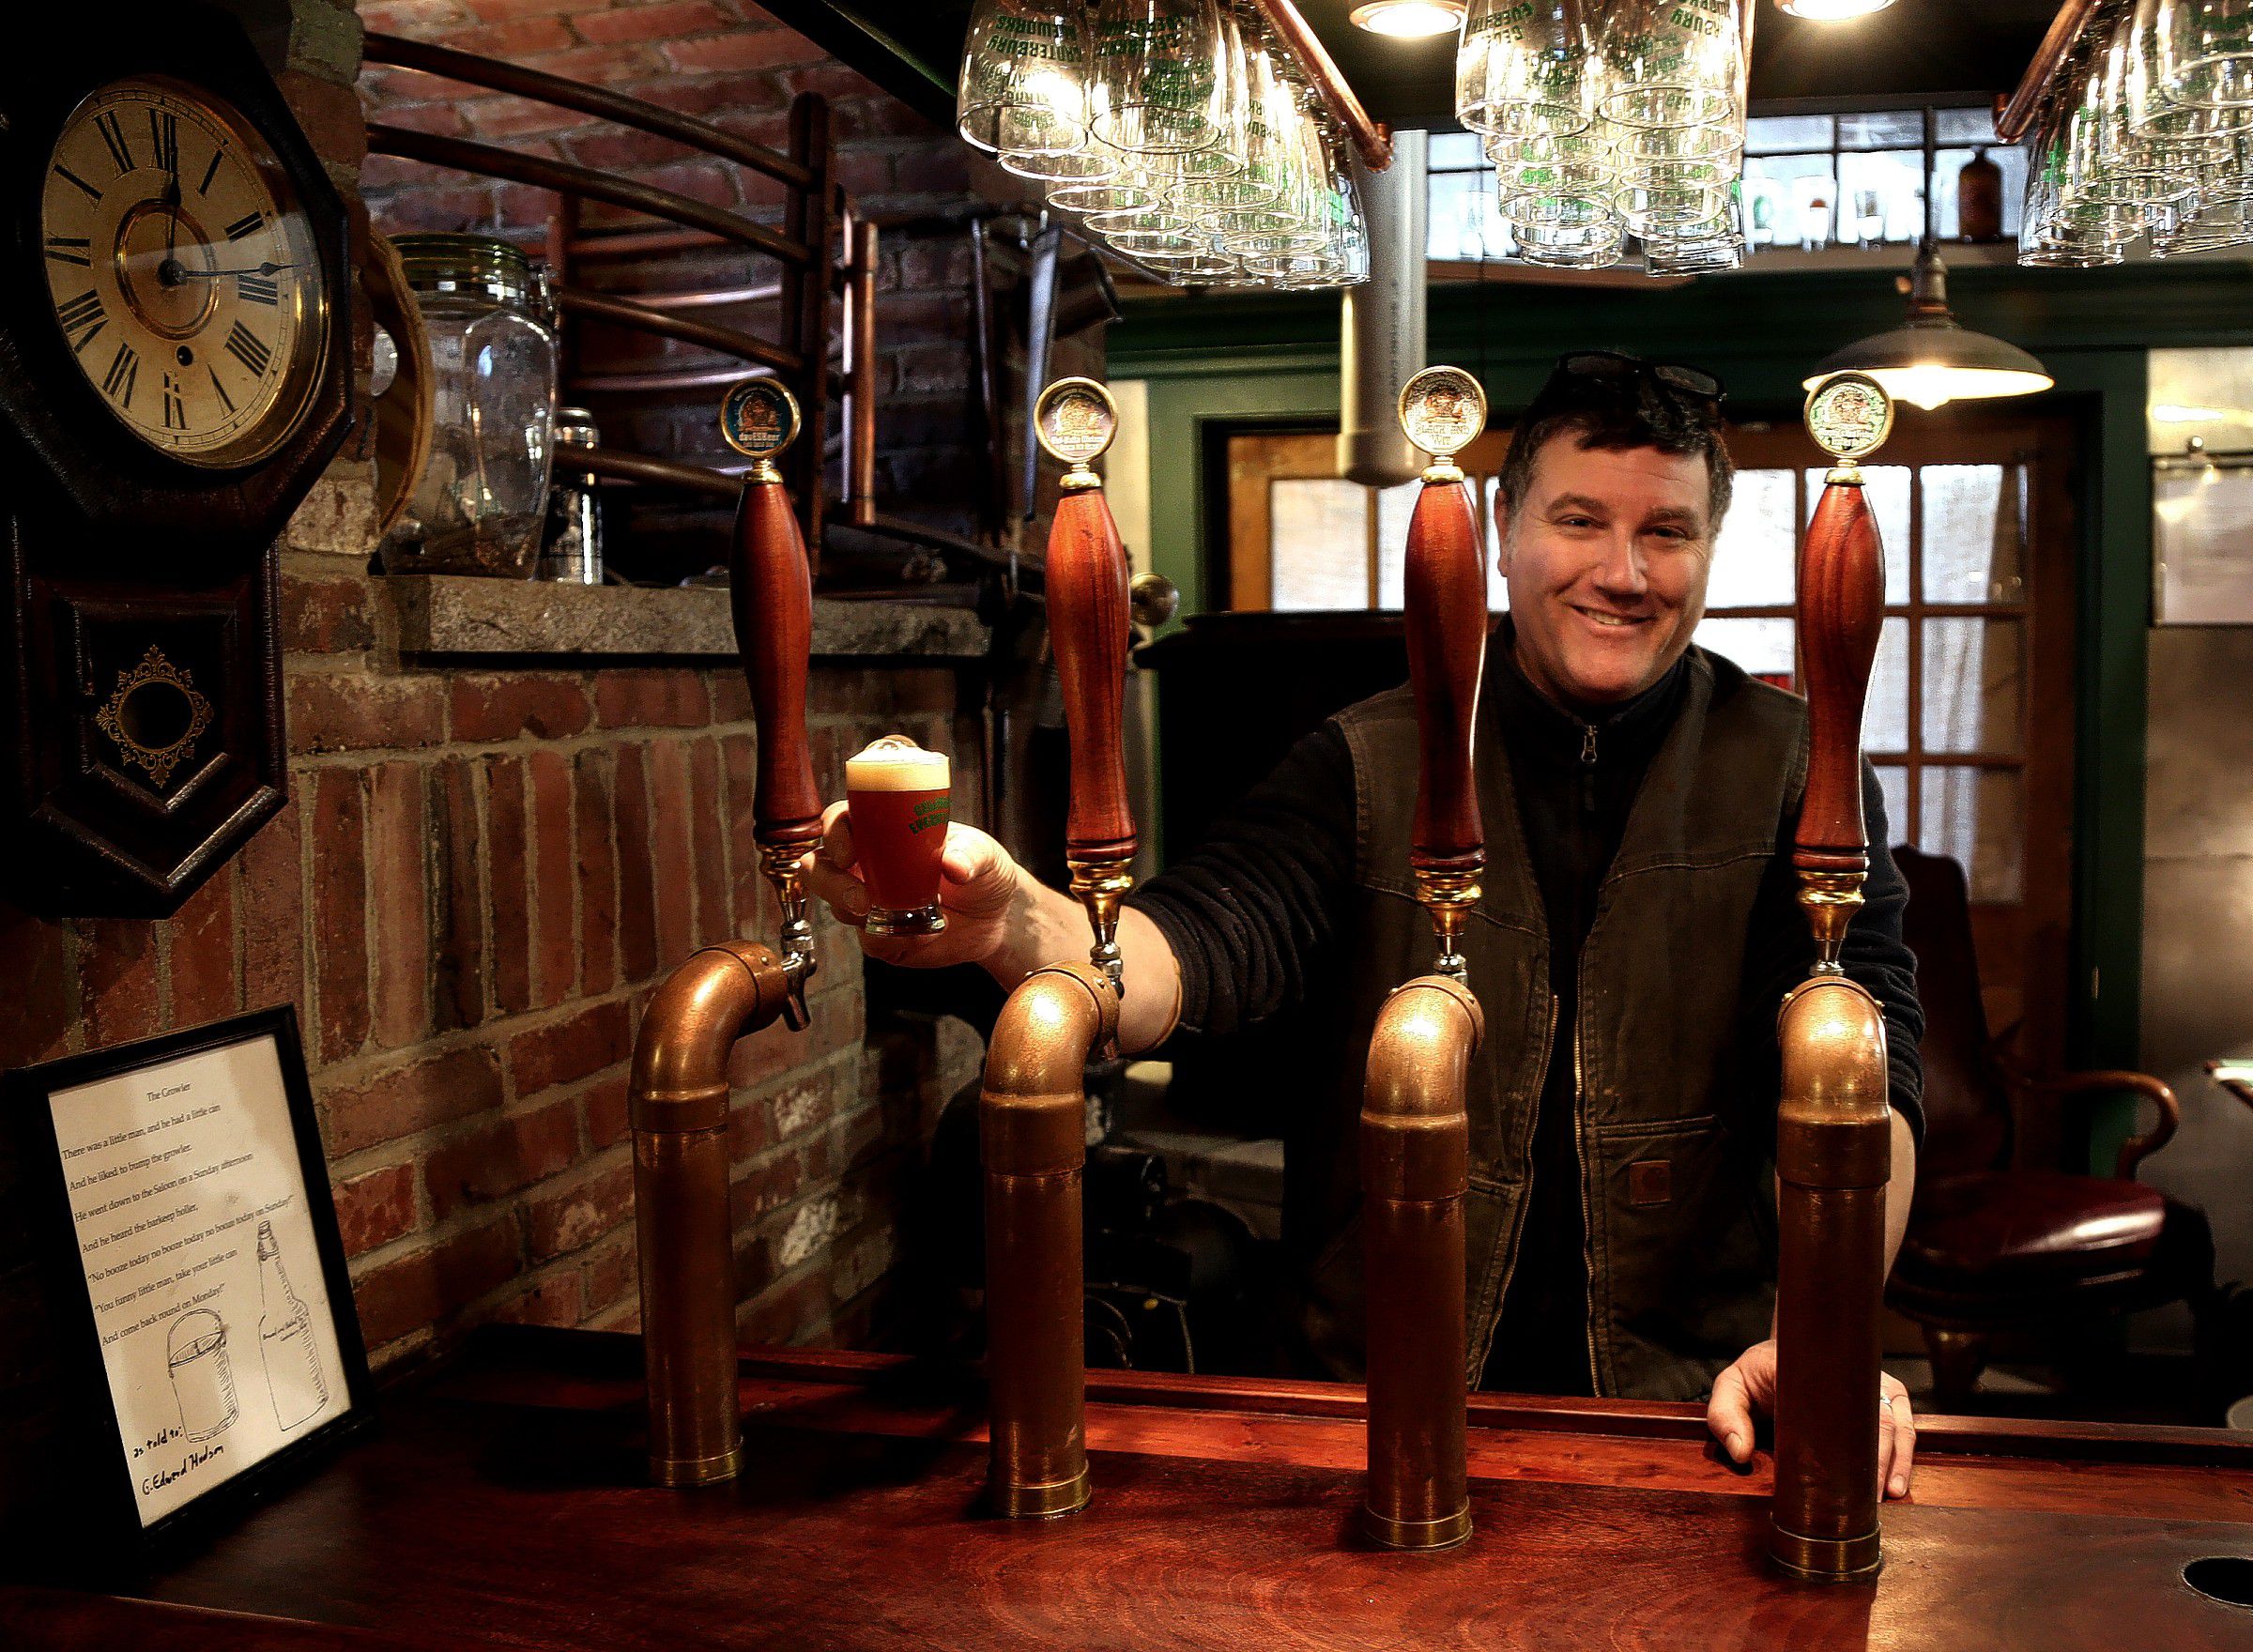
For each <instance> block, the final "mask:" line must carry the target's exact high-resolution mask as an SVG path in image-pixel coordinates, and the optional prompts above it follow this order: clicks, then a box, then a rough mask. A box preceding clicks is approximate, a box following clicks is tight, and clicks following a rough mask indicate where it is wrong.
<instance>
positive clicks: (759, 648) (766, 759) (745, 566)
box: [627, 379, 821, 1486]
mask: <svg viewBox="0 0 2253 1652" xmlns="http://www.w3.org/2000/svg"><path fill="white" fill-rule="evenodd" d="M721 428H722V430H723V432H724V434H725V435H726V436H727V437H728V441H729V443H730V444H731V445H733V446H734V447H736V448H737V449H738V450H739V451H742V452H744V453H746V454H748V455H750V457H751V460H752V466H751V470H750V472H749V474H748V476H747V477H746V478H745V481H744V484H743V499H742V502H741V503H740V505H739V506H738V507H737V512H736V521H735V535H734V543H733V552H734V556H733V561H732V565H731V567H730V569H729V574H730V583H731V585H732V587H733V589H734V601H735V622H736V639H737V642H738V644H739V645H740V646H741V648H742V650H743V667H744V670H745V673H746V674H747V675H748V676H749V678H750V681H751V696H752V707H753V711H754V714H755V715H756V717H757V719H758V724H759V777H758V790H757V796H756V800H755V802H754V805H753V814H754V816H755V817H756V822H757V825H756V836H757V838H758V842H759V853H760V859H761V863H762V866H763V868H764V870H765V872H766V874H767V876H768V878H769V879H770V880H773V882H774V886H775V892H776V895H778V897H779V898H780V901H781V909H782V914H783V945H784V953H783V955H782V956H776V955H775V954H774V952H772V951H770V950H769V949H768V948H766V947H763V946H759V945H756V944H754V943H752V942H749V941H729V942H728V943H726V944H725V945H722V946H716V947H708V948H706V949H704V950H703V951H700V952H698V953H697V954H696V955H695V956H692V957H691V958H689V959H688V961H687V962H686V963H684V964H682V966H681V967H680V968H679V969H677V970H675V971H673V972H672V974H671V975H669V976H668V977H667V979H666V981H665V982H664V984H663V985H662V986H660V987H658V988H657V992H656V994H655V996H654V997H652V998H651V1001H650V1007H649V1009H648V1011H647V1013H645V1014H644V1015H643V1017H642V1020H641V1026H640V1028H639V1030H638V1031H637V1032H636V1035H635V1040H634V1061H633V1068H632V1078H631V1080H630V1085H629V1089H628V1094H627V1106H628V1109H629V1113H630V1116H631V1119H632V1122H633V1125H634V1220H635V1231H636V1239H637V1242H638V1244H639V1246H640V1262H641V1324H642V1345H643V1350H644V1355H645V1358H646V1361H647V1366H648V1375H649V1390H650V1476H651V1479H653V1480H655V1481H656V1482H657V1483H658V1484H659V1485H662V1486H697V1485H705V1484H708V1483H710V1482H712V1481H714V1480H725V1479H728V1478H731V1477H732V1476H734V1475H735V1474H736V1473H737V1471H738V1470H739V1469H740V1468H741V1467H742V1463H743V1443H742V1427H741V1422H740V1419H739V1417H738V1414H737V1411H736V1386H735V1250H734V1246H735V1238H734V1224H733V1220H732V1217H731V1215H730V1212H729V1208H728V1052H729V1051H730V1050H732V1049H733V1048H735V1044H736V1041H737V1040H738V1039H740V1038H742V1037H743V1035H744V1034H745V1033H747V1032H756V1031H758V1030H759V1028H761V1027H765V1026H767V1025H769V1024H770V1023H772V1022H773V1021H774V1019H775V1017H777V1016H780V1017H784V1018H785V1019H787V1020H788V1021H789V1024H790V1025H791V1026H793V1027H803V1026H804V1025H805V981H806V978H807V977H808V976H809V975H811V974H812V973H813V971H814V956H813V931H812V928H811V926H810V925H808V924H807V922H806V918H805V894H804V891H803V890H802V888H801V887H800V883H799V872H800V865H801V863H802V862H803V860H804V858H805V855H806V854H807V853H809V852H811V850H812V849H813V848H814V846H815V845H816V843H818V842H819V840H820V814H821V801H820V792H819V791H818V790H817V789H816V788H815V786H814V774H813V766H812V763H811V761H810V759H809V755H808V747H807V744H806V739H805V674H806V655H807V650H808V646H809V643H810V641H811V636H812V625H813V592H812V586H811V582H810V580H809V578H808V575H807V565H806V559H805V542H804V540H803V539H802V538H801V537H800V535H799V531H798V523H797V518H796V516H795V515H794V514H793V513H792V512H791V511H790V507H789V497H787V495H786V494H785V493H784V491H783V486H782V478H781V477H780V475H779V474H777V473H776V471H775V470H774V464H773V459H774V454H776V453H778V452H780V451H782V449H783V448H785V447H787V446H788V445H789V441H790V439H791V437H792V436H795V435H796V434H797V429H798V407H797V404H796V403H795V402H794V401H792V400H791V397H790V393H789V391H788V390H785V389H783V388H782V387H781V385H779V384H777V383H776V382H774V380H771V379H751V380H747V381H745V382H743V383H742V384H739V385H737V386H736V387H735V388H734V389H733V390H730V391H729V392H728V397H727V400H726V401H725V402H724V403H723V404H722V405H721Z"/></svg>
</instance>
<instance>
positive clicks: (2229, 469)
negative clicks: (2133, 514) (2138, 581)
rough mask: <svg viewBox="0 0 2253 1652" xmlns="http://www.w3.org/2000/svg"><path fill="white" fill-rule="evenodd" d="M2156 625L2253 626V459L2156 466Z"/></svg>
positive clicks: (2206, 458)
mask: <svg viewBox="0 0 2253 1652" xmlns="http://www.w3.org/2000/svg"><path fill="white" fill-rule="evenodd" d="M2152 619H2153V623H2154V624H2159V625H2253V453H2206V452H2197V453H2188V454H2181V455H2169V456H2167V457H2162V458H2157V459H2154V460H2153V461H2152Z"/></svg>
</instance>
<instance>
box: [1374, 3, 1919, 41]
mask: <svg viewBox="0 0 2253 1652" xmlns="http://www.w3.org/2000/svg"><path fill="white" fill-rule="evenodd" d="M1879 3H1880V4H1887V3H1889V0H1879ZM1353 23H1354V26H1355V27H1356V28H1357V29H1367V30H1368V31H1369V32H1370V33H1371V34H1372V35H1390V36H1392V37H1393V38H1396V39H1406V40H1420V39H1423V38H1427V37H1428V36H1432V35H1451V34H1453V33H1454V32H1455V31H1456V30H1457V29H1459V28H1461V27H1463V0H1370V3H1369V4H1368V5H1366V6H1356V7H1355V8H1354V13H1353Z"/></svg>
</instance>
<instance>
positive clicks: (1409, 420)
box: [1401, 367, 1486, 482]
mask: <svg viewBox="0 0 2253 1652" xmlns="http://www.w3.org/2000/svg"><path fill="white" fill-rule="evenodd" d="M1485 428H1486V392H1485V391H1484V390H1480V389H1479V381H1478V380H1477V379H1475V378H1473V377H1472V376H1471V375H1469V374H1467V373H1465V372H1464V370H1463V369H1462V368H1460V367H1427V368H1425V369H1424V370H1423V371H1422V372H1421V373H1419V374H1418V375H1416V376H1415V377H1414V378H1412V379H1410V380H1409V381H1408V382H1407V383H1406V384H1405V385H1403V386H1402V387H1401V429H1402V431H1404V432H1406V433H1407V436H1408V439H1409V440H1410V441H1412V442H1414V443H1415V444H1416V445H1417V446H1418V447H1419V448H1421V449H1422V450H1423V451H1425V452H1427V453H1429V454H1431V455H1432V463H1431V465H1430V466H1429V467H1427V468H1426V469H1425V471H1424V480H1425V481H1426V482H1461V481H1462V480H1463V471H1462V470H1461V468H1459V467H1457V465H1456V464H1455V455H1456V454H1457V453H1459V452H1461V451H1463V450H1464V449H1465V448H1467V447H1469V446H1470V445H1471V443H1473V442H1474V441H1476V440H1478V439H1479V432H1480V431H1482V430H1484V429H1485Z"/></svg>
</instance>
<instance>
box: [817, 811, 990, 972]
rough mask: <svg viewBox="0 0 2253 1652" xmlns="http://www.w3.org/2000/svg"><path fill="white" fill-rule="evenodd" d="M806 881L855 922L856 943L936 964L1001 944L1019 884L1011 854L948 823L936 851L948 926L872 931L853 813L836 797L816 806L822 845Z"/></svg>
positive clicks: (877, 953) (984, 954) (873, 953)
mask: <svg viewBox="0 0 2253 1652" xmlns="http://www.w3.org/2000/svg"><path fill="white" fill-rule="evenodd" d="M805 886H806V889H807V890H808V891H809V892H810V893H812V894H814V895H819V896H820V898H821V899H822V900H824V901H826V902H828V903H829V910H831V911H833V912H835V914H836V915H837V918H838V921H839V922H841V923H846V924H850V925H852V926H853V927H854V928H855V929H859V930H861V950H862V951H863V952H865V953H866V954H867V955H868V956H870V957H872V958H878V959H881V960H882V961H883V962H884V963H887V964H907V965H911V966H912V967H913V968H916V969H923V970H930V969H938V968H940V967H942V966H943V965H946V964H982V963H985V962H986V961H987V959H988V958H989V957H990V956H993V954H994V953H995V951H996V950H997V949H998V948H999V947H1000V946H1001V944H1002V941H1003V937H1004V931H1005V927H1006V924H1007V920H1008V917H1009V913H1010V910H1011V907H1012V903H1013V900H1014V897H1015V895H1016V894H1017V889H1018V866H1017V862H1016V861H1015V860H1013V859H1012V858H1011V857H1010V854H1009V851H1008V850H1007V849H1004V848H1003V847H1002V846H1001V845H1000V844H998V843H996V842H995V841H994V840H993V839H992V838H991V837H989V836H988V835H987V834H985V833H983V832H980V831H979V830H978V829H977V828H976V827H975V826H962V825H956V824H950V825H948V827H947V829H946V844H945V847H944V848H943V849H941V850H940V851H939V910H941V911H943V912H944V913H945V914H946V928H945V929H944V930H943V932H942V933H940V934H937V935H871V934H869V933H868V932H867V930H866V928H864V927H863V925H866V923H867V921H868V886H867V885H866V883H864V882H862V881H861V879H860V875H859V866H858V863H857V862H856V861H855V860H854V858H853V850H852V815H851V810H850V808H849V807H848V806H847V805H846V804H845V803H832V804H830V805H829V807H828V808H826V809H824V810H822V811H821V847H820V849H816V850H815V851H814V852H813V854H812V855H811V856H809V857H808V858H807V860H806V863H805Z"/></svg>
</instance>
